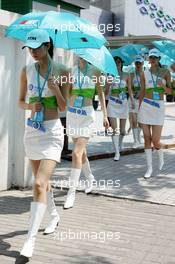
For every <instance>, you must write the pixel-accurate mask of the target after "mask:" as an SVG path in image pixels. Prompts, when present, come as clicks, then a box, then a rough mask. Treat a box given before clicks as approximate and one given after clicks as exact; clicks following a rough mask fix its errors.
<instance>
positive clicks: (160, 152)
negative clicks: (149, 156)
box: [157, 149, 164, 170]
mask: <svg viewBox="0 0 175 264" xmlns="http://www.w3.org/2000/svg"><path fill="white" fill-rule="evenodd" d="M157 153H158V157H159V170H162V168H163V165H164V155H163V149H157Z"/></svg>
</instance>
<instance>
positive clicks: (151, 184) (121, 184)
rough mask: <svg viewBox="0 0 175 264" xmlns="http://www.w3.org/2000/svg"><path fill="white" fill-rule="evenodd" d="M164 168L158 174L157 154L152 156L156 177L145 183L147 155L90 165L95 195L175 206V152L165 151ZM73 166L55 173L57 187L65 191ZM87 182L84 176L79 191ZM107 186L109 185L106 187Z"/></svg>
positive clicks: (104, 160)
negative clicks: (94, 180) (93, 177)
mask: <svg viewBox="0 0 175 264" xmlns="http://www.w3.org/2000/svg"><path fill="white" fill-rule="evenodd" d="M164 156H165V165H164V167H163V169H162V171H161V172H160V171H159V170H158V158H157V153H156V152H153V169H154V171H153V177H152V178H150V179H148V180H145V179H144V178H143V175H144V173H145V171H146V164H145V154H144V153H139V154H132V155H127V156H122V157H121V159H120V160H119V161H118V162H115V161H113V158H108V159H101V160H94V161H91V162H90V164H91V168H92V172H93V174H94V176H95V179H96V182H95V183H94V191H93V193H100V194H105V195H108V196H113V197H118V198H128V199H134V200H139V201H140V200H141V201H149V202H154V203H160V204H167V205H175V169H174V162H175V149H168V150H164ZM70 167H71V162H69V161H63V162H62V164H61V166H60V167H58V168H57V169H56V171H55V174H54V177H53V184H54V186H57V187H58V186H60V187H65V186H67V185H66V183H68V179H69V175H70ZM83 180H84V181H85V178H84V177H83V175H82V178H81V181H80V186H79V190H83V187H84V185H85V184H84V182H83ZM107 184H108V185H107Z"/></svg>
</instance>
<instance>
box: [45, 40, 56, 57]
mask: <svg viewBox="0 0 175 264" xmlns="http://www.w3.org/2000/svg"><path fill="white" fill-rule="evenodd" d="M48 43H49V44H50V48H49V49H48V53H49V55H50V57H51V58H52V59H53V50H54V46H53V40H52V38H51V37H50V42H46V43H44V45H45V46H46V45H47V44H48Z"/></svg>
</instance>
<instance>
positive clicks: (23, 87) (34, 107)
mask: <svg viewBox="0 0 175 264" xmlns="http://www.w3.org/2000/svg"><path fill="white" fill-rule="evenodd" d="M26 94H27V77H26V68H23V69H22V71H21V76H20V90H19V99H18V105H19V107H20V108H22V109H24V110H31V111H34V112H38V111H41V108H42V105H41V103H40V102H37V103H34V104H27V103H26V102H25V99H26Z"/></svg>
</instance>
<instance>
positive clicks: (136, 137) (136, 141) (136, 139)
mask: <svg viewBox="0 0 175 264" xmlns="http://www.w3.org/2000/svg"><path fill="white" fill-rule="evenodd" d="M132 133H133V138H134V144H133V148H138V147H139V145H140V143H139V130H138V128H133V129H132Z"/></svg>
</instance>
